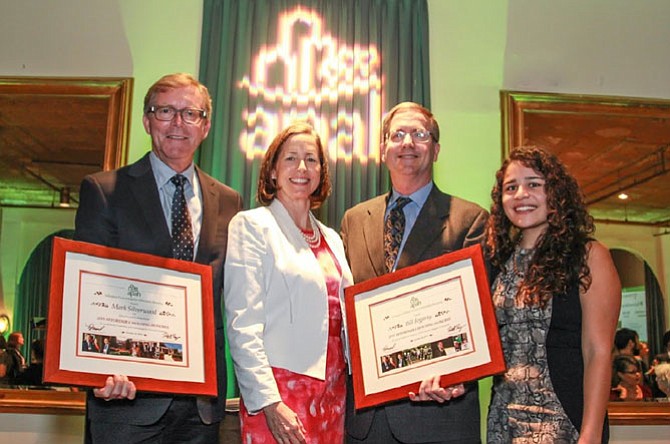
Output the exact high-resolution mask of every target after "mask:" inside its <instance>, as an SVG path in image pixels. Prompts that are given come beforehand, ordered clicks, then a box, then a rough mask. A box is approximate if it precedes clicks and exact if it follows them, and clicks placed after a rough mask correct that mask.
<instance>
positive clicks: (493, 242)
mask: <svg viewBox="0 0 670 444" xmlns="http://www.w3.org/2000/svg"><path fill="white" fill-rule="evenodd" d="M512 162H520V163H521V164H522V165H523V166H525V167H527V168H531V169H533V170H534V171H535V172H536V173H539V174H540V175H541V176H542V177H543V178H544V180H545V185H544V191H545V193H546V196H547V209H548V215H547V222H548V226H547V229H546V231H545V232H544V234H543V235H542V236H540V238H539V239H538V240H537V243H536V245H535V251H534V253H533V257H532V259H531V263H530V266H529V269H528V272H527V274H526V276H525V278H524V283H523V285H522V288H520V290H519V294H518V295H517V298H518V300H520V301H521V302H523V303H527V304H533V305H540V306H545V305H546V304H547V302H548V301H549V300H550V299H551V298H552V296H553V295H554V294H567V293H568V292H569V291H570V290H572V289H573V286H574V285H575V282H579V287H580V289H581V290H582V291H586V290H588V288H589V287H590V286H591V271H590V269H589V267H588V263H587V245H588V243H589V241H590V240H592V234H593V231H594V226H593V218H592V217H591V216H590V215H589V213H588V212H587V210H586V205H585V204H584V196H583V194H582V192H581V190H580V189H579V185H578V184H577V181H576V180H575V178H574V177H573V176H572V175H571V174H570V173H569V172H568V171H567V170H566V168H565V166H564V165H563V164H562V163H561V161H560V160H558V158H557V157H556V156H555V155H553V154H551V153H549V152H548V151H546V150H545V149H543V148H541V147H537V146H521V147H518V148H515V149H513V150H512V151H511V152H510V154H509V157H508V158H507V159H506V160H505V161H504V162H503V164H502V166H501V167H500V169H499V170H498V171H497V172H496V183H495V185H494V187H493V190H491V199H492V201H493V204H492V205H491V216H490V218H489V220H488V223H487V226H486V257H487V258H488V260H489V261H490V263H491V265H492V266H493V268H494V270H496V271H498V272H499V271H502V269H503V268H504V266H505V263H506V262H507V260H508V259H509V258H510V256H511V255H512V254H513V253H514V249H515V247H516V245H517V244H518V242H519V241H520V239H521V232H520V230H519V229H518V228H516V227H515V226H514V225H513V224H512V222H511V221H510V220H509V219H508V218H507V216H506V215H505V211H504V209H503V206H502V192H503V190H502V183H503V178H504V176H505V172H506V170H507V167H508V166H509V165H510V163H512Z"/></svg>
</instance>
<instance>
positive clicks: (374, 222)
mask: <svg viewBox="0 0 670 444" xmlns="http://www.w3.org/2000/svg"><path fill="white" fill-rule="evenodd" d="M387 200H388V195H384V196H380V197H378V198H377V199H375V200H374V201H373V202H372V205H370V207H369V208H368V215H367V216H368V217H367V218H366V219H365V221H364V223H363V237H364V238H365V248H366V250H367V252H368V256H369V257H370V262H372V267H373V268H374V270H375V274H376V275H377V276H381V275H383V274H386V266H385V265H384V213H385V212H386V201H387Z"/></svg>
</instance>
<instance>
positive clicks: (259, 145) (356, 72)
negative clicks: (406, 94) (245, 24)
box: [239, 7, 383, 163]
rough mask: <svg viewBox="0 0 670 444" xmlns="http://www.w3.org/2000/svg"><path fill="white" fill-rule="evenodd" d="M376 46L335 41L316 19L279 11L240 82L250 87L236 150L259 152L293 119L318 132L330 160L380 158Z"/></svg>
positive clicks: (302, 11) (312, 15)
mask: <svg viewBox="0 0 670 444" xmlns="http://www.w3.org/2000/svg"><path fill="white" fill-rule="evenodd" d="M379 71H380V60H379V53H378V51H377V48H376V47H375V46H373V45H368V46H364V45H358V44H354V45H353V46H351V45H347V44H345V43H341V42H339V41H338V40H337V39H336V38H335V37H333V36H332V35H330V34H329V33H328V32H327V30H324V29H323V20H322V18H321V17H320V16H319V15H318V14H317V13H316V12H314V11H311V10H307V9H304V8H301V7H298V8H296V9H294V10H292V11H289V12H284V13H282V14H280V15H279V17H278V26H277V41H276V42H275V44H274V45H264V46H263V47H261V48H260V50H259V51H258V53H257V54H255V55H254V56H253V62H252V71H251V74H250V75H245V76H244V78H243V79H242V81H241V82H240V83H239V86H240V88H242V89H246V90H248V95H249V105H248V107H247V108H246V109H245V110H244V111H243V113H242V119H243V121H244V122H245V128H244V130H243V131H242V133H241V134H240V138H239V143H240V148H241V149H242V151H243V152H244V153H245V154H246V157H247V159H250V160H252V159H253V158H254V157H257V156H262V155H263V154H264V153H265V150H266V149H267V147H268V146H269V145H270V143H271V142H272V139H273V138H274V137H275V135H276V134H277V133H279V132H280V131H281V130H282V129H283V128H285V127H286V126H288V125H289V124H290V123H291V122H293V121H294V120H298V119H300V120H307V121H309V122H310V123H311V124H312V125H314V128H316V130H317V131H318V133H319V135H320V136H321V139H322V142H323V143H324V146H325V147H327V148H328V152H329V156H330V158H331V161H335V160H337V159H344V160H345V161H347V162H349V161H351V159H352V158H356V159H360V162H361V163H367V161H368V160H370V161H373V162H376V163H379V132H380V120H381V108H382V103H381V88H382V83H383V82H382V77H381V75H380V73H379Z"/></svg>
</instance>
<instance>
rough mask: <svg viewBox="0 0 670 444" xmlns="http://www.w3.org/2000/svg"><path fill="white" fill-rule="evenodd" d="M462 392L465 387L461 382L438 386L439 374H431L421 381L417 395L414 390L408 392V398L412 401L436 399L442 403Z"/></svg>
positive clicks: (461, 394) (463, 392) (460, 394)
mask: <svg viewBox="0 0 670 444" xmlns="http://www.w3.org/2000/svg"><path fill="white" fill-rule="evenodd" d="M464 394H465V387H464V386H463V384H458V385H452V386H451V387H440V376H439V375H433V376H431V377H429V378H426V379H424V380H423V381H421V385H420V386H419V394H418V395H417V394H416V393H414V392H409V399H410V400H412V401H437V402H439V403H443V402H445V401H449V400H450V399H452V398H458V397H459V396H463V395H464Z"/></svg>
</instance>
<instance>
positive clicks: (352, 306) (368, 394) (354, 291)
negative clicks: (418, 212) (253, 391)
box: [345, 245, 505, 409]
mask: <svg viewBox="0 0 670 444" xmlns="http://www.w3.org/2000/svg"><path fill="white" fill-rule="evenodd" d="M454 267H455V268H454ZM458 270H463V271H458ZM424 280H425V282H428V281H429V280H430V281H431V283H426V284H425V285H424ZM460 280H465V281H469V282H470V283H469V284H467V285H462V282H460ZM405 283H409V285H410V287H404V284H405ZM436 285H437V286H436ZM445 286H449V287H450V288H453V289H455V290H456V291H455V292H454V294H455V295H457V296H458V297H460V295H462V296H463V297H464V298H465V299H464V302H465V304H464V305H465V307H463V311H462V312H463V313H466V316H464V317H463V319H462V320H465V318H467V322H466V323H465V324H466V325H468V326H469V327H473V328H471V330H472V331H475V330H476V331H475V334H472V331H470V332H469V333H468V334H459V335H457V336H453V337H448V334H447V333H444V336H445V342H447V341H449V340H452V341H454V339H453V338H454V337H455V338H456V339H455V341H458V338H467V340H468V342H469V341H472V343H470V344H468V347H469V349H468V350H461V349H460V345H459V350H458V353H456V352H454V353H452V354H451V356H448V354H446V352H445V355H444V357H442V355H440V357H439V358H438V357H433V355H434V354H435V355H436V354H437V353H433V352H432V351H430V352H428V353H427V354H424V356H423V357H421V356H419V357H417V359H416V360H415V362H413V363H409V364H407V363H406V364H405V365H406V366H405V367H404V368H396V369H392V370H391V371H388V370H385V369H384V364H383V359H384V357H387V356H386V355H384V356H382V353H379V352H378V350H389V355H388V356H392V355H393V354H394V353H400V354H403V355H408V354H410V360H411V357H412V356H411V355H412V354H414V353H415V349H416V350H419V351H420V350H424V351H425V350H426V347H427V346H428V345H429V344H428V342H427V341H433V344H432V345H434V344H435V343H436V342H442V341H441V340H437V339H436V338H441V336H439V335H440V334H441V333H439V331H440V328H441V327H439V325H440V324H439V323H436V324H437V325H438V327H437V328H433V331H432V332H431V333H429V334H426V335H424V337H428V336H431V337H432V338H431V339H421V338H420V336H421V334H423V333H421V334H419V335H417V339H418V342H415V344H417V346H416V347H414V348H412V349H411V350H410V349H409V348H408V346H407V345H405V346H403V345H402V341H400V342H401V345H398V343H396V342H395V341H393V342H394V345H395V346H396V347H399V349H398V350H395V351H391V348H388V349H387V348H386V347H382V346H380V345H379V343H378V342H376V339H377V338H372V339H370V338H369V337H368V336H367V335H369V334H370V332H373V336H374V331H379V330H384V329H386V327H384V328H381V327H380V328H376V327H375V326H374V325H372V324H374V323H375V321H374V319H382V318H383V319H384V322H387V319H388V318H389V317H392V316H388V315H386V313H387V312H386V311H385V309H384V308H381V309H380V310H378V311H379V312H380V313H381V314H382V317H379V316H377V318H375V316H374V315H371V316H370V315H369V314H370V313H369V312H372V311H373V309H374V307H375V306H376V305H378V304H380V303H381V304H384V303H386V302H387V301H392V302H393V301H396V300H397V301H399V303H400V304H404V302H403V300H402V298H406V299H407V300H408V301H409V300H412V299H413V300H414V302H413V303H412V308H413V307H414V306H415V305H419V304H420V302H419V301H420V300H421V298H422V297H423V298H428V295H429V293H428V291H432V290H435V292H434V294H433V296H431V297H433V298H434V297H438V298H442V299H444V300H449V301H451V299H447V298H446V297H443V296H441V295H442V294H444V293H443V290H444V288H448V287H445ZM395 287H397V288H398V292H399V293H396V289H395ZM407 288H416V289H419V288H420V291H419V290H417V291H409V292H407V291H406V289H407ZM387 289H390V290H387ZM400 293H403V294H400ZM370 295H372V296H370ZM426 300H428V299H426ZM370 301H373V302H370ZM458 302H459V301H456V302H454V301H451V302H449V303H451V304H454V303H455V304H456V305H457V306H459V307H460V306H461V305H460V304H459V303H458ZM367 304H369V305H367ZM468 305H469V306H470V310H468V307H467V306H468ZM399 306H400V305H399ZM432 306H438V307H439V304H437V305H436V304H435V303H434V302H433V303H432ZM452 306H455V305H452ZM445 307H447V305H445ZM474 308H476V310H473V309H474ZM345 309H346V315H347V331H348V335H349V347H350V352H351V366H352V374H353V386H354V400H355V407H356V409H361V408H367V407H372V406H376V405H380V404H384V403H388V402H392V401H396V400H399V399H403V398H407V397H408V393H409V392H410V391H412V392H418V389H419V384H420V382H421V381H422V380H423V379H424V377H425V375H426V374H442V375H443V376H442V377H441V379H440V384H441V386H442V387H446V386H451V385H456V384H459V383H463V382H467V381H474V380H477V379H479V378H482V377H485V376H490V375H493V374H497V373H501V372H503V371H504V370H505V361H504V357H503V352H502V346H501V343H500V335H499V333H498V325H497V321H496V317H495V312H494V309H493V302H492V300H491V292H490V288H489V283H488V278H487V272H486V267H485V265H484V260H483V255H482V249H481V247H480V246H479V245H477V246H472V247H468V248H464V249H461V250H458V251H455V252H452V253H448V254H445V255H442V256H440V257H437V258H434V259H430V260H427V261H424V262H421V263H419V264H416V265H413V266H410V267H406V268H402V269H400V270H397V271H395V272H393V273H389V274H385V275H383V276H380V277H377V278H373V279H369V280H367V281H364V282H361V283H358V284H356V285H353V286H351V287H348V288H346V289H345ZM431 310H432V308H431ZM446 311H448V310H442V309H440V310H438V311H437V312H436V313H435V315H436V319H437V316H439V315H442V316H445V312H446ZM457 312H458V310H457ZM405 313H406V312H403V315H402V316H398V318H399V319H400V318H403V316H405ZM410 316H413V315H410ZM423 318H426V316H423ZM404 319H405V320H407V319H408V318H407V317H406V316H405V317H404ZM444 319H445V318H444V317H443V320H444ZM462 320H454V322H457V323H459V324H462V322H461V321H462ZM361 321H362V324H363V325H360V323H361ZM390 322H392V324H391V328H396V327H397V328H398V329H399V330H398V331H401V330H402V328H404V327H403V325H402V324H403V323H402V322H396V321H390ZM410 322H412V320H411V319H410ZM454 322H451V324H454ZM381 323H382V322H379V324H381ZM385 325H386V324H385ZM452 326H453V325H452ZM476 326H479V327H477V328H474V327H476ZM413 327H414V326H412V328H413ZM412 328H406V330H408V331H409V333H410V335H407V336H406V337H405V341H404V342H405V343H406V344H407V343H408V340H407V337H411V336H412V335H413V334H415V333H414V332H413V330H412ZM414 330H415V329H414ZM465 330H467V329H465ZM362 331H363V332H364V334H365V335H366V336H365V337H364V338H362V337H361V336H359V335H360V334H361V332H362ZM436 331H437V332H438V333H437V337H436V336H435V335H434V333H435V332H436ZM394 334H395V333H394ZM469 335H472V337H470V336H469ZM389 337H390V336H389ZM385 339H386V338H384V339H382V341H383V340H385ZM461 340H462V339H461ZM475 341H476V342H475ZM362 343H363V344H366V345H365V347H366V355H365V356H366V357H365V359H363V358H362V355H361V347H362V345H361V344H362ZM447 343H448V342H447ZM371 344H372V345H371ZM419 344H421V345H420V346H419ZM370 349H372V350H370ZM477 349H479V352H477ZM403 350H404V351H403ZM453 350H455V343H454V348H453ZM410 351H411V353H410ZM383 353H386V352H383ZM473 353H475V354H473ZM476 353H479V355H476ZM370 356H372V357H370ZM380 356H381V362H380ZM426 356H429V357H428V358H426ZM473 357H476V360H473V359H472V358H473ZM449 360H451V362H448V361H449ZM458 360H460V362H458ZM470 362H472V363H473V364H472V365H470V364H469V363H470ZM364 367H365V368H364ZM412 367H414V368H412ZM451 367H454V368H458V370H457V371H454V372H450V373H447V374H445V373H442V372H441V371H440V370H441V369H444V368H451ZM387 368H388V367H387ZM402 373H405V375H402ZM370 375H372V376H370ZM387 376H389V377H390V378H389V383H390V384H391V385H389V386H388V387H386V386H385V384H386V383H384V382H380V381H382V378H386V377H387ZM398 381H403V382H401V383H399V384H398ZM366 384H370V385H371V386H375V387H376V388H372V389H370V388H366ZM395 384H398V385H395ZM380 387H381V388H380Z"/></svg>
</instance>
